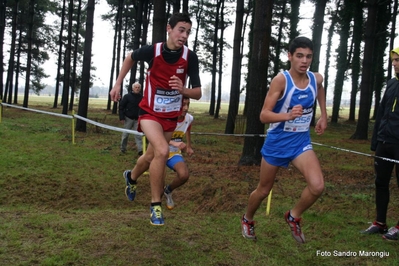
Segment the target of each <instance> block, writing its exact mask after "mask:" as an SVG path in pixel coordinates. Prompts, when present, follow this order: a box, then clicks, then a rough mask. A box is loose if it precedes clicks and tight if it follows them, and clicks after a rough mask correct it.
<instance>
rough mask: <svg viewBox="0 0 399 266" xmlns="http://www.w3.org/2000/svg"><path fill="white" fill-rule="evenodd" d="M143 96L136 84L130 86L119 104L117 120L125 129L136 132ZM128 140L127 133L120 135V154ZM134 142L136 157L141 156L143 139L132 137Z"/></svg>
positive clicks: (138, 85) (137, 136)
mask: <svg viewBox="0 0 399 266" xmlns="http://www.w3.org/2000/svg"><path fill="white" fill-rule="evenodd" d="M142 98H143V95H142V94H141V85H140V83H138V82H135V83H133V84H132V90H131V91H130V92H128V93H127V94H125V95H124V96H123V98H122V100H121V101H120V103H119V120H120V121H121V122H122V123H123V127H124V128H125V129H133V130H136V131H137V127H138V124H139V123H138V119H139V109H140V107H139V103H140V101H141V99H142ZM128 140H129V133H127V132H123V133H122V140H121V152H122V153H125V152H126V147H127V141H128ZM134 140H135V142H136V149H137V152H138V155H139V156H141V155H142V154H143V137H142V136H140V135H134Z"/></svg>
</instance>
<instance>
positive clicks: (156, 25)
mask: <svg viewBox="0 0 399 266" xmlns="http://www.w3.org/2000/svg"><path fill="white" fill-rule="evenodd" d="M165 11H166V0H158V1H156V3H155V4H154V17H153V21H152V23H153V28H152V29H153V30H152V43H153V44H155V43H158V42H164V41H165V40H166V25H167V18H166V15H165V13H166V12H165Z"/></svg>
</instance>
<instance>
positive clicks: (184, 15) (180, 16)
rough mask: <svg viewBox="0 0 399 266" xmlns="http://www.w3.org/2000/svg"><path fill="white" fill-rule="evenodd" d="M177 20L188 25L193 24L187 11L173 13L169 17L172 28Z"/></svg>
mask: <svg viewBox="0 0 399 266" xmlns="http://www.w3.org/2000/svg"><path fill="white" fill-rule="evenodd" d="M179 22H187V23H190V25H193V23H192V22H191V19H190V16H189V15H188V14H187V13H174V14H173V15H172V16H171V17H170V19H169V23H168V24H169V25H170V27H171V28H172V29H173V28H174V27H175V26H176V24H177V23H179Z"/></svg>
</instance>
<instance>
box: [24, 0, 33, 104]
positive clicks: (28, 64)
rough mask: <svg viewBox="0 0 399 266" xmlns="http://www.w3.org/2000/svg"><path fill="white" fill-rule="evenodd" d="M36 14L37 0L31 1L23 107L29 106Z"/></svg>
mask: <svg viewBox="0 0 399 266" xmlns="http://www.w3.org/2000/svg"><path fill="white" fill-rule="evenodd" d="M34 15H35V0H30V1H29V24H28V33H27V35H28V51H26V52H27V54H28V59H27V61H26V77H25V95H24V103H23V107H25V108H27V107H28V99H29V84H30V72H31V68H32V67H31V61H32V36H33V17H34Z"/></svg>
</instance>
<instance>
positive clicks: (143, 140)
mask: <svg viewBox="0 0 399 266" xmlns="http://www.w3.org/2000/svg"><path fill="white" fill-rule="evenodd" d="M142 142H143V153H144V152H145V151H146V150H147V141H146V139H145V135H143V137H142Z"/></svg>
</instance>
